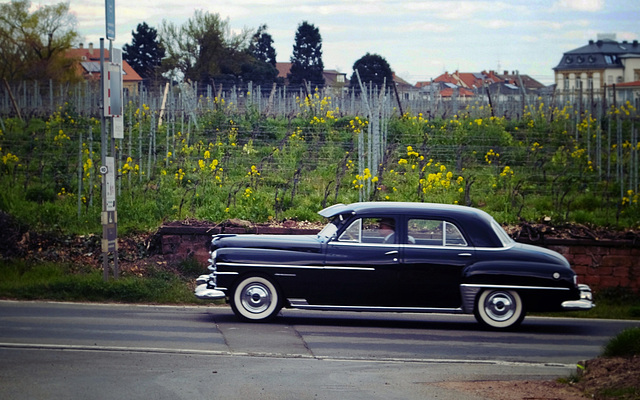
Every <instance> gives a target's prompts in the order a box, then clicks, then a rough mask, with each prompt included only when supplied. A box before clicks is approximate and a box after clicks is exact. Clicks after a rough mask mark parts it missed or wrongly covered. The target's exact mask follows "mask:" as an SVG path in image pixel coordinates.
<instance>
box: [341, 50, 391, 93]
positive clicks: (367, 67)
mask: <svg viewBox="0 0 640 400" xmlns="http://www.w3.org/2000/svg"><path fill="white" fill-rule="evenodd" d="M356 70H357V71H358V74H359V75H360V79H361V80H362V83H363V84H365V85H367V84H369V83H373V84H374V85H375V86H382V85H384V84H386V85H387V86H391V85H392V84H393V71H391V67H390V66H389V63H388V62H387V60H385V59H384V58H383V57H382V56H379V55H378V54H369V53H367V54H365V55H364V56H362V57H361V58H360V59H359V60H357V61H356V62H355V63H354V64H353V74H352V75H351V87H352V88H355V89H358V90H359V89H360V83H359V82H358V76H357V75H356Z"/></svg>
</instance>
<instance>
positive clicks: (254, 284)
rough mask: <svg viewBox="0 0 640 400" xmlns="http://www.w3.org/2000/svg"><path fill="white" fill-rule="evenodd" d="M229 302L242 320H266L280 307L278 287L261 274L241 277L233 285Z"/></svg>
mask: <svg viewBox="0 0 640 400" xmlns="http://www.w3.org/2000/svg"><path fill="white" fill-rule="evenodd" d="M230 303H231V309H232V310H233V312H234V313H235V314H236V316H237V317H238V318H240V319H241V320H243V321H267V320H269V319H272V318H274V317H275V316H276V315H277V314H278V312H279V311H280V308H282V306H281V299H280V295H279V293H278V289H276V287H275V285H274V284H273V282H271V280H270V279H268V278H266V277H263V276H249V277H246V278H244V279H242V280H241V281H240V282H239V283H238V284H237V285H236V286H235V287H234V289H233V292H232V294H231V297H230Z"/></svg>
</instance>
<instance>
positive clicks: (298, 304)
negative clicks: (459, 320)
mask: <svg viewBox="0 0 640 400" xmlns="http://www.w3.org/2000/svg"><path fill="white" fill-rule="evenodd" d="M287 301H288V302H289V304H290V305H291V307H293V308H299V309H302V310H318V311H371V312H409V313H440V312H441V313H449V314H463V313H464V311H463V310H462V308H430V307H380V306H334V305H310V304H309V303H308V302H307V300H305V299H287Z"/></svg>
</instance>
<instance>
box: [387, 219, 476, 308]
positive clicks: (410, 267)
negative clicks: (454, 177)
mask: <svg viewBox="0 0 640 400" xmlns="http://www.w3.org/2000/svg"><path fill="white" fill-rule="evenodd" d="M406 228H407V236H406V243H404V244H403V245H402V251H403V254H402V256H403V257H402V263H401V265H400V267H399V275H398V302H399V303H400V305H401V306H404V307H426V308H458V307H460V306H461V304H462V301H461V296H460V283H461V279H462V270H463V269H464V268H465V267H466V266H467V265H469V264H471V263H472V262H473V260H474V257H475V252H474V249H473V248H472V247H471V246H470V244H469V242H468V241H467V240H466V239H465V237H464V235H463V233H462V230H461V228H460V227H459V226H457V225H456V224H455V223H454V222H451V221H444V220H440V219H435V218H407V221H406Z"/></svg>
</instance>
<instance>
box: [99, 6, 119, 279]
mask: <svg viewBox="0 0 640 400" xmlns="http://www.w3.org/2000/svg"><path fill="white" fill-rule="evenodd" d="M105 16H106V26H107V39H108V40H109V59H108V60H105V51H104V39H102V38H101V39H100V77H101V79H102V85H101V94H102V96H101V98H102V113H101V116H100V122H101V127H102V132H101V144H102V148H101V166H100V173H101V174H102V214H101V222H102V264H103V268H104V275H103V277H104V280H105V281H107V280H109V254H113V276H114V278H115V279H118V275H119V273H118V210H117V207H116V205H117V198H116V179H117V174H116V160H115V154H116V146H115V140H116V139H118V138H120V139H121V138H122V137H123V136H124V134H123V132H124V130H123V123H122V114H123V104H122V103H123V93H122V51H121V50H118V49H115V50H114V49H113V46H112V42H111V41H112V40H114V39H115V37H116V34H115V2H114V0H105ZM109 120H111V124H110V133H111V135H108V134H107V123H108V121H109ZM109 154H111V156H109Z"/></svg>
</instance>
